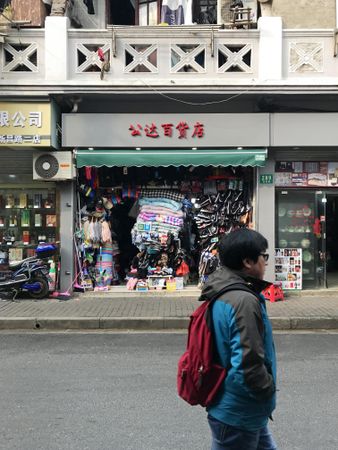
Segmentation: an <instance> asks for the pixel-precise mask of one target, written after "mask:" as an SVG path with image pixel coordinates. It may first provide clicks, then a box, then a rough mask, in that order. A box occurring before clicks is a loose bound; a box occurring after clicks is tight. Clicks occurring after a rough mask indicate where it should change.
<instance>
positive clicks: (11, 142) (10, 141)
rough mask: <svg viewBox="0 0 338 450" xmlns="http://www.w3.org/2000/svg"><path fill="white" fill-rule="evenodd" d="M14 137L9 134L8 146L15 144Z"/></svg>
mask: <svg viewBox="0 0 338 450" xmlns="http://www.w3.org/2000/svg"><path fill="white" fill-rule="evenodd" d="M13 142H14V136H13V135H12V134H7V144H13Z"/></svg>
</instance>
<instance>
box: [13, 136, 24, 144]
mask: <svg viewBox="0 0 338 450" xmlns="http://www.w3.org/2000/svg"><path fill="white" fill-rule="evenodd" d="M14 144H23V139H22V136H20V135H16V136H14Z"/></svg>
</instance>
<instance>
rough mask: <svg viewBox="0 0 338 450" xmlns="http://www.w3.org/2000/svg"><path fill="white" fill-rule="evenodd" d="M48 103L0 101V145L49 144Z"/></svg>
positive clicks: (49, 120)
mask: <svg viewBox="0 0 338 450" xmlns="http://www.w3.org/2000/svg"><path fill="white" fill-rule="evenodd" d="M51 115H52V114H51V104H50V103H17V102H13V103H11V102H1V103H0V147H12V146H15V147H24V146H32V147H49V146H51Z"/></svg>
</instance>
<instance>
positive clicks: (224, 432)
mask: <svg viewBox="0 0 338 450" xmlns="http://www.w3.org/2000/svg"><path fill="white" fill-rule="evenodd" d="M208 422H209V426H210V428H211V434H212V445H211V450H277V446H276V443H275V441H274V440H273V437H272V435H271V433H270V431H269V430H268V427H264V428H261V429H260V430H258V431H246V430H240V429H239V428H235V427H232V426H230V425H226V424H225V423H222V422H220V421H219V420H216V419H214V418H213V417H211V416H210V415H209V416H208Z"/></svg>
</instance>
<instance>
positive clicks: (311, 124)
mask: <svg viewBox="0 0 338 450" xmlns="http://www.w3.org/2000/svg"><path fill="white" fill-rule="evenodd" d="M337 119H338V115H337V114H336V113H321V114H319V113H310V114H275V115H273V117H272V142H273V143H274V144H275V145H276V147H277V148H275V149H274V150H273V156H274V160H275V168H274V172H275V173H274V177H275V202H276V208H275V211H276V216H275V244H276V255H275V277H276V280H277V281H279V282H281V283H282V286H283V288H284V289H291V290H293V289H299V290H300V289H326V288H329V289H337V288H338V246H337V243H338V239H337V238H338V235H337V230H338V209H337V208H338V155H337V148H336V142H337V140H336V125H335V124H336V121H337ZM282 146H283V147H282Z"/></svg>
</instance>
